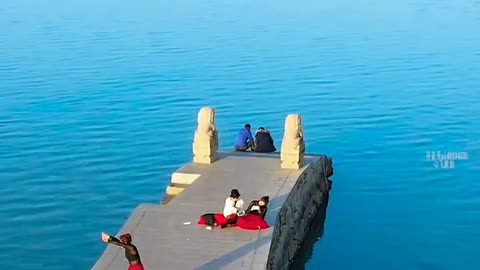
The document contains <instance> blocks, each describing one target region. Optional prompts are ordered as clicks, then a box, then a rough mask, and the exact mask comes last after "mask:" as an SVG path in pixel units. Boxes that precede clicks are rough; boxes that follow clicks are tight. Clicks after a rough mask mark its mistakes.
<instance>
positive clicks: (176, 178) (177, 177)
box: [170, 172, 201, 185]
mask: <svg viewBox="0 0 480 270" xmlns="http://www.w3.org/2000/svg"><path fill="white" fill-rule="evenodd" d="M200 176H201V175H200V174H196V173H178V172H176V173H173V174H172V179H171V181H170V182H171V183H172V184H182V185H191V184H192V183H193V182H194V181H195V180H197V179H198V178H199V177H200Z"/></svg>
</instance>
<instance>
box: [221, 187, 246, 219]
mask: <svg viewBox="0 0 480 270" xmlns="http://www.w3.org/2000/svg"><path fill="white" fill-rule="evenodd" d="M243 205H244V202H243V200H242V199H240V192H238V189H232V190H231V192H230V196H229V197H228V198H227V199H226V200H225V207H224V208H223V215H224V216H225V217H226V218H227V219H228V220H229V221H228V224H230V225H233V224H235V222H236V219H237V215H238V212H240V211H243Z"/></svg>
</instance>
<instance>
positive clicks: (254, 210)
mask: <svg viewBox="0 0 480 270" xmlns="http://www.w3.org/2000/svg"><path fill="white" fill-rule="evenodd" d="M269 200H270V197H269V196H263V197H262V198H260V200H253V201H252V202H251V203H250V204H249V205H248V207H247V210H246V211H245V214H255V215H260V216H262V218H265V215H266V214H267V206H268V201H269Z"/></svg>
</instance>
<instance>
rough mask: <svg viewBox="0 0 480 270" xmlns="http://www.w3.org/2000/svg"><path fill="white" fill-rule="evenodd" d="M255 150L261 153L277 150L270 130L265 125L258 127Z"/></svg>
mask: <svg viewBox="0 0 480 270" xmlns="http://www.w3.org/2000/svg"><path fill="white" fill-rule="evenodd" d="M254 151H255V152H260V153H272V152H275V151H277V149H276V148H275V145H274V144H273V139H272V136H271V135H270V132H269V131H268V130H266V129H265V128H263V127H260V128H258V130H257V133H256V134H255V148H254Z"/></svg>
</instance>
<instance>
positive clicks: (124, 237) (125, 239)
mask: <svg viewBox="0 0 480 270" xmlns="http://www.w3.org/2000/svg"><path fill="white" fill-rule="evenodd" d="M119 238H120V240H121V241H122V242H124V243H126V244H130V243H131V242H132V236H131V235H130V234H129V233H126V234H122V235H120V237H119Z"/></svg>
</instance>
